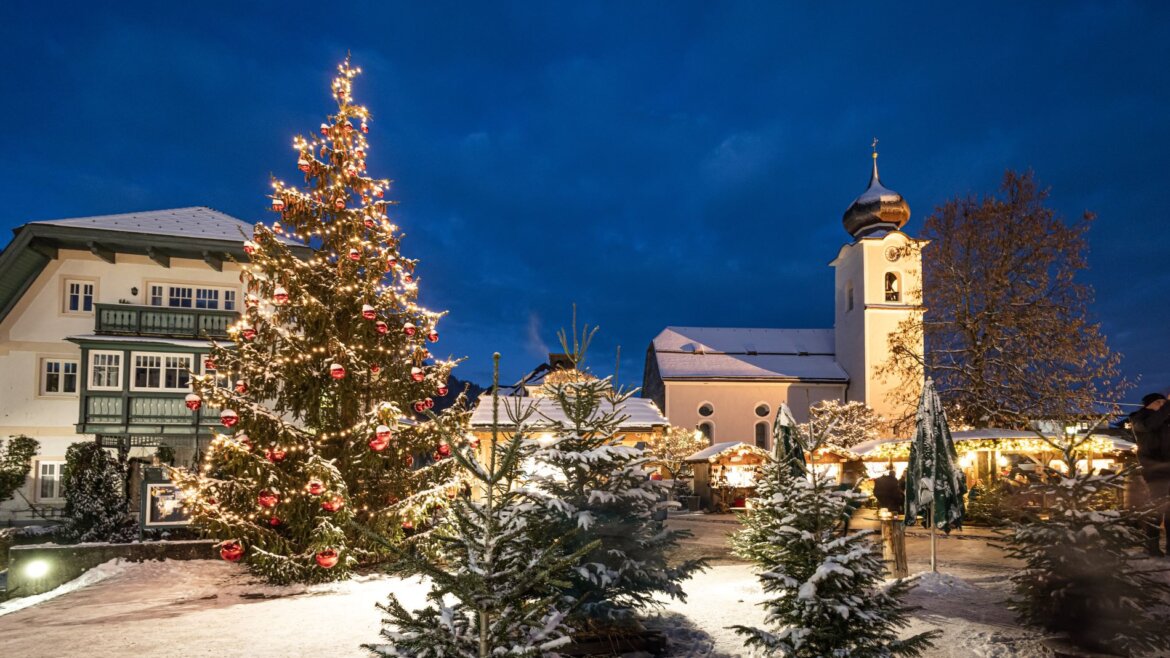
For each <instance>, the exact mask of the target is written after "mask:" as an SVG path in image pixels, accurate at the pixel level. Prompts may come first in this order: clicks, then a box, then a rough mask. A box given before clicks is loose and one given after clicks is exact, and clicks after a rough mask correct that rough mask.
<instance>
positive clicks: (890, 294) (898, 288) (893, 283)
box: [886, 272, 902, 302]
mask: <svg viewBox="0 0 1170 658" xmlns="http://www.w3.org/2000/svg"><path fill="white" fill-rule="evenodd" d="M886 301H887V302H900V301H902V281H901V280H899V279H898V273H897V272H886Z"/></svg>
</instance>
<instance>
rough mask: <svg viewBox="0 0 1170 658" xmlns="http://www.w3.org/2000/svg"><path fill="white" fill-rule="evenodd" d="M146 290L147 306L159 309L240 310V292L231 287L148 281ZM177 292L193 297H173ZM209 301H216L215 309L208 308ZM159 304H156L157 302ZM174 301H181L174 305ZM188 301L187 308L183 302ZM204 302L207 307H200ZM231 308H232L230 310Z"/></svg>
mask: <svg viewBox="0 0 1170 658" xmlns="http://www.w3.org/2000/svg"><path fill="white" fill-rule="evenodd" d="M143 287H144V288H145V290H146V304H147V306H154V307H158V308H182V309H191V310H211V311H237V310H239V305H238V300H239V291H238V289H236V288H233V287H231V286H217V285H212V284H199V283H189V282H168V281H147V282H146V283H145V285H144V286H143ZM176 291H186V292H190V293H191V296H190V297H187V296H185V295H182V294H179V295H172V293H173V292H176ZM209 299H213V300H214V301H215V306H214V307H208V306H206V303H207V301H208V300H209ZM156 301H157V302H158V303H155V302H156ZM172 301H179V303H178V304H172ZM183 301H186V302H188V304H187V305H186V306H184V305H182V302H183ZM201 301H202V302H203V303H204V304H205V305H204V306H200V305H199V303H200V302H201ZM229 307H230V308H229Z"/></svg>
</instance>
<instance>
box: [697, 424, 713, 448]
mask: <svg viewBox="0 0 1170 658" xmlns="http://www.w3.org/2000/svg"><path fill="white" fill-rule="evenodd" d="M699 432H700V433H702V435H703V438H705V439H707V445H714V443H715V423H712V422H711V421H709V420H708V421H704V422H702V423H699Z"/></svg>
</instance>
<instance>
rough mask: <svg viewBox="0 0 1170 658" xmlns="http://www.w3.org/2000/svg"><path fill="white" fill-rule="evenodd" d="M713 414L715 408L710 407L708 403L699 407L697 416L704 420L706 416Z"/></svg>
mask: <svg viewBox="0 0 1170 658" xmlns="http://www.w3.org/2000/svg"><path fill="white" fill-rule="evenodd" d="M713 413H715V407H714V406H712V405H711V403H710V402H704V403H703V404H700V405H699V415H700V416H703V417H704V418H706V417H707V416H710V415H711V414H713Z"/></svg>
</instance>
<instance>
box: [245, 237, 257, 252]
mask: <svg viewBox="0 0 1170 658" xmlns="http://www.w3.org/2000/svg"><path fill="white" fill-rule="evenodd" d="M258 246H259V245H257V244H256V243H255V242H252V241H251V240H245V241H244V253H245V254H248V255H249V256H251V255H252V254H254V253H256V248H257V247H258Z"/></svg>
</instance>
